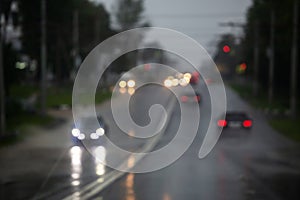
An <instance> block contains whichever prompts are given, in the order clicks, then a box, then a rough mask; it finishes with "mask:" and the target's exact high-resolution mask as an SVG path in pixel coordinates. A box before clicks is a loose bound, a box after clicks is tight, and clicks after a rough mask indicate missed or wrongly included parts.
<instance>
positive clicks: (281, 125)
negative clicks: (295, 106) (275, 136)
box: [270, 118, 300, 142]
mask: <svg viewBox="0 0 300 200" xmlns="http://www.w3.org/2000/svg"><path fill="white" fill-rule="evenodd" d="M298 123H300V119H299V118H298V119H296V120H291V119H272V120H270V124H271V126H272V127H273V128H275V129H276V130H278V131H280V132H281V133H283V134H284V135H285V136H287V137H289V138H291V139H293V140H296V141H298V142H300V134H299V133H300V127H299V126H295V124H298Z"/></svg>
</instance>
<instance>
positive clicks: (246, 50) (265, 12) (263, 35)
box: [241, 0, 300, 95]
mask: <svg viewBox="0 0 300 200" xmlns="http://www.w3.org/2000/svg"><path fill="white" fill-rule="evenodd" d="M293 5H294V0H286V1H280V0H272V1H271V0H253V5H252V6H251V7H250V8H249V9H248V12H247V22H246V26H245V28H244V32H245V37H244V38H243V40H242V44H241V45H242V46H243V49H242V50H243V56H244V58H245V59H246V60H247V61H248V62H249V63H250V65H249V66H250V70H251V71H252V66H253V51H254V50H253V49H254V44H255V42H254V40H255V38H254V37H255V34H254V32H255V29H254V27H255V23H257V24H258V27H259V28H258V29H259V48H260V55H259V57H260V60H259V81H260V85H261V86H262V88H261V89H263V88H266V87H267V84H268V70H269V59H268V56H267V49H268V47H269V46H270V42H269V41H270V26H271V25H270V24H271V11H272V10H274V12H275V27H274V31H275V70H274V84H275V87H274V88H276V91H277V92H278V91H280V92H281V93H285V94H286V95H287V94H288V92H289V86H290V68H291V48H292V30H293V15H294V13H293V10H294V9H293ZM298 42H300V41H298ZM299 44H300V43H299ZM299 53H300V52H299ZM298 72H300V70H298ZM299 74H300V73H299ZM299 91H300V90H299Z"/></svg>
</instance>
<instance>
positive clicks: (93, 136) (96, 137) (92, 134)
mask: <svg viewBox="0 0 300 200" xmlns="http://www.w3.org/2000/svg"><path fill="white" fill-rule="evenodd" d="M90 138H91V139H92V140H97V139H99V135H97V133H91V134H90Z"/></svg>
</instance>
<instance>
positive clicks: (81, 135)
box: [77, 133, 85, 140]
mask: <svg viewBox="0 0 300 200" xmlns="http://www.w3.org/2000/svg"><path fill="white" fill-rule="evenodd" d="M77 138H78V139H79V140H84V139H85V135H84V134H83V133H80V134H79V136H78V137H77Z"/></svg>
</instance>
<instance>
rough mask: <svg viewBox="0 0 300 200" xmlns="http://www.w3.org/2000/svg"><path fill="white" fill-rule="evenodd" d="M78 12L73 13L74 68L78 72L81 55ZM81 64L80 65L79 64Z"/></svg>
mask: <svg viewBox="0 0 300 200" xmlns="http://www.w3.org/2000/svg"><path fill="white" fill-rule="evenodd" d="M78 18H79V16H78V10H75V11H74V12H73V66H74V69H76V70H77V67H78V54H79V25H78V20H79V19H78ZM79 64H80V63H79Z"/></svg>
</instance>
